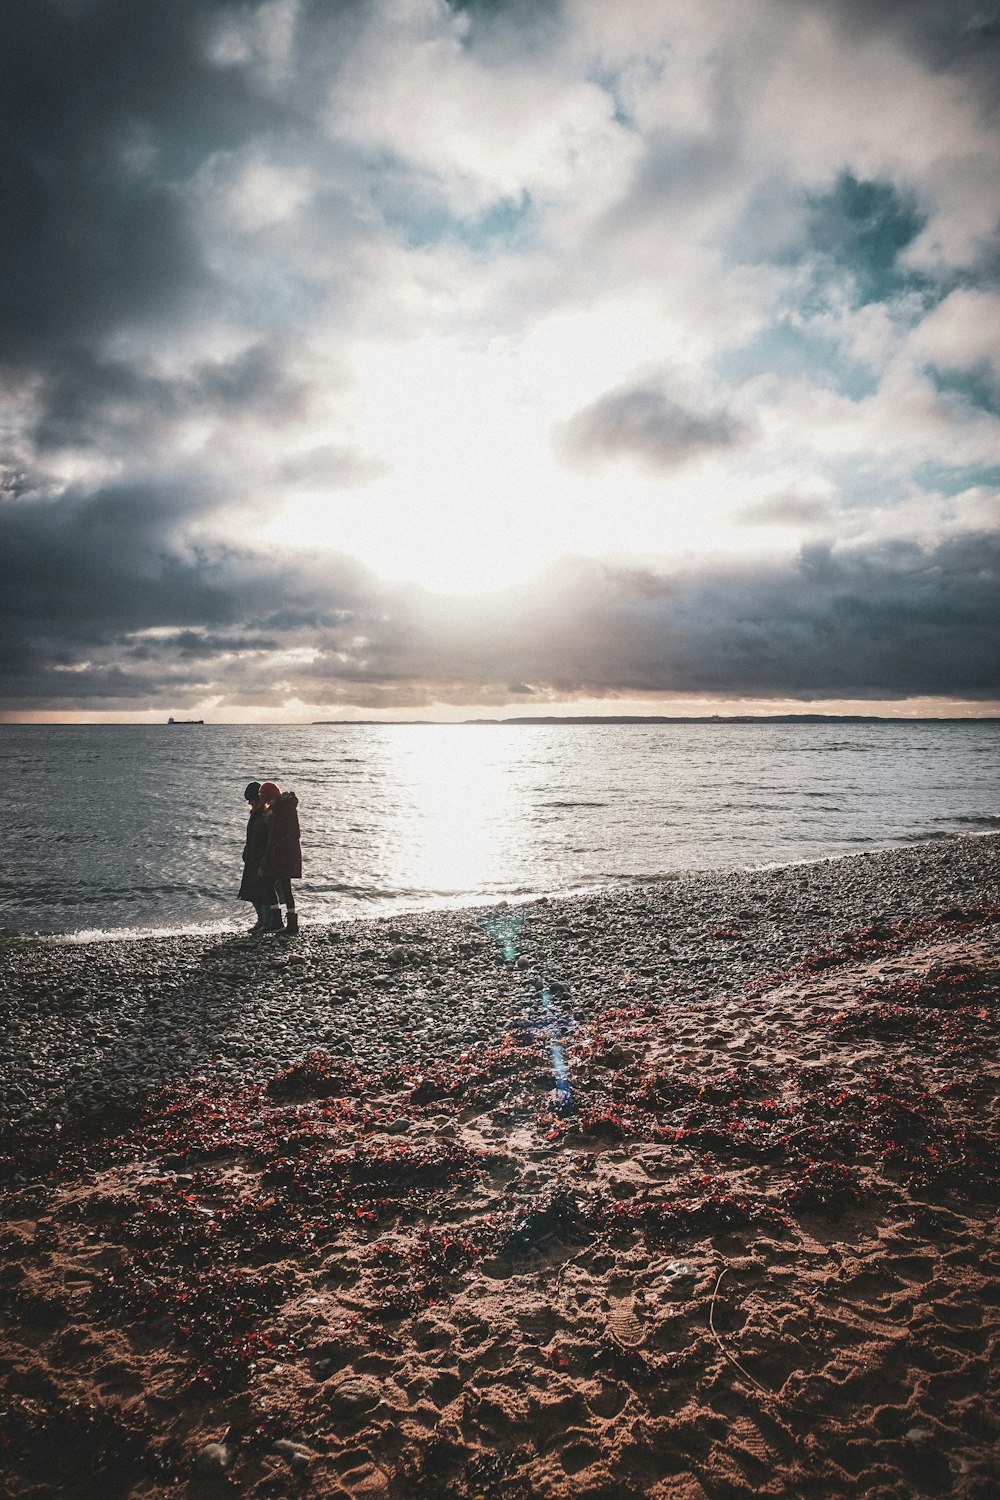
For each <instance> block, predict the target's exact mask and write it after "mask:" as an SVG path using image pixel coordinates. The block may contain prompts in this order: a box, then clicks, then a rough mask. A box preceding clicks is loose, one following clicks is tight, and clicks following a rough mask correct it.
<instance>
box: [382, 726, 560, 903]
mask: <svg viewBox="0 0 1000 1500" xmlns="http://www.w3.org/2000/svg"><path fill="white" fill-rule="evenodd" d="M505 738H506V737H505V736H504V735H503V733H502V732H501V734H500V735H499V736H498V735H497V731H496V729H495V728H493V727H491V726H483V727H482V728H481V729H480V728H478V727H476V726H471V725H461V726H460V725H455V726H444V725H441V726H435V727H434V728H433V729H429V730H428V731H427V732H426V733H424V734H412V735H408V736H406V738H405V739H402V738H401V739H398V740H397V741H396V742H395V744H394V746H393V749H394V751H395V754H394V756H393V762H394V763H393V766H392V775H393V780H394V782H395V787H394V792H395V804H396V805H395V811H396V828H395V831H394V838H393V842H394V844H395V848H394V849H387V850H386V851H385V853H386V857H387V860H388V863H389V865H390V866H393V867H395V870H396V872H397V879H396V881H395V882H394V883H396V884H397V885H398V886H399V887H400V888H405V887H410V888H412V889H416V890H424V891H437V892H441V893H447V892H452V891H476V890H483V889H485V888H488V887H489V886H491V885H494V884H499V883H502V879H503V874H504V872H505V869H506V867H507V866H508V864H509V861H508V859H507V858H506V850H507V848H508V847H509V845H510V842H511V840H512V839H514V838H519V837H520V838H530V837H531V830H530V826H529V819H528V816H527V813H528V809H527V807H526V805H525V800H524V797H523V787H522V785H521V784H520V783H519V782H518V780H517V778H515V777H512V775H511V765H510V756H509V754H508V748H507V745H506V743H505Z"/></svg>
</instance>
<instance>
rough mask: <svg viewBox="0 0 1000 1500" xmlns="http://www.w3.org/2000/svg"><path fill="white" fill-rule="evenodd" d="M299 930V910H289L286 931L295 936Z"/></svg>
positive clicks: (286, 918)
mask: <svg viewBox="0 0 1000 1500" xmlns="http://www.w3.org/2000/svg"><path fill="white" fill-rule="evenodd" d="M298 930H299V914H298V912H297V911H294V910H292V911H290V912H287V913H286V915H285V931H286V932H290V933H291V934H292V936H293V937H294V936H295V934H296V933H297V932H298Z"/></svg>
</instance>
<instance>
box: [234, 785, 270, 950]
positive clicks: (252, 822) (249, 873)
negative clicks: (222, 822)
mask: <svg viewBox="0 0 1000 1500" xmlns="http://www.w3.org/2000/svg"><path fill="white" fill-rule="evenodd" d="M243 796H244V799H245V800H246V801H247V802H249V804H250V817H249V819H248V820H247V837H246V843H245V844H244V845H243V879H242V880H241V881H240V891H239V899H240V900H241V901H252V902H253V907H254V911H255V912H256V913H257V922H256V925H255V926H254V927H253V928H252V929H251V931H253V932H264V931H265V930H266V928H268V927H269V926H270V924H271V904H272V902H273V900H274V892H273V890H272V888H271V885H270V883H269V882H268V881H266V880H265V879H264V878H263V876H262V875H261V874H260V867H261V862H262V860H263V858H264V850H265V849H266V848H267V809H266V807H265V806H264V803H263V801H262V799H261V795H260V782H259V781H251V782H248V783H247V787H246V790H245V791H244V793H243Z"/></svg>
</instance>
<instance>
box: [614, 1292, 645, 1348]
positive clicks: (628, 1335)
mask: <svg viewBox="0 0 1000 1500" xmlns="http://www.w3.org/2000/svg"><path fill="white" fill-rule="evenodd" d="M610 1302H611V1311H610V1313H609V1314H608V1332H609V1333H610V1334H611V1337H612V1338H613V1339H614V1340H615V1342H616V1343H618V1344H621V1346H622V1348H623V1349H637V1348H638V1347H639V1345H640V1344H641V1343H642V1341H643V1339H644V1338H645V1337H646V1331H645V1329H644V1328H643V1326H642V1324H641V1323H640V1322H639V1319H638V1318H637V1317H636V1315H635V1293H634V1292H627V1293H626V1294H625V1295H624V1296H623V1297H615V1296H612V1297H611V1298H610Z"/></svg>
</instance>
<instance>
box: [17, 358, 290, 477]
mask: <svg viewBox="0 0 1000 1500" xmlns="http://www.w3.org/2000/svg"><path fill="white" fill-rule="evenodd" d="M284 352H285V351H284V349H283V347H282V346H281V344H280V342H279V341H277V340H272V341H270V342H261V343H257V344H254V345H252V346H251V347H250V348H248V349H246V350H244V351H243V352H242V353H241V354H239V355H237V356H235V357H234V358H233V359H230V360H218V361H213V362H203V363H201V364H199V365H197V366H196V367H195V368H194V369H193V370H191V371H190V372H189V373H187V374H184V375H179V376H176V377H174V378H172V379H169V380H168V379H165V378H163V377H162V376H157V375H154V374H151V373H150V372H148V371H146V370H141V369H137V368H136V367H135V366H134V365H132V364H129V363H127V362H126V361H123V360H110V359H103V358H101V357H99V356H98V355H96V354H95V353H94V352H93V351H91V350H89V349H86V348H83V347H78V348H75V349H65V350H63V351H62V352H61V354H60V358H59V362H58V365H56V366H54V367H53V368H52V369H51V370H50V371H49V372H48V373H47V374H46V376H45V377H44V379H43V380H42V383H41V385H40V386H39V388H38V392H37V404H38V417H37V420H36V422H35V424H34V427H33V429H32V437H33V439H34V442H35V445H36V447H37V450H38V452H39V453H45V452H46V451H47V450H51V449H54V448H61V447H71V446H72V447H90V446H96V445H99V444H102V443H107V442H108V441H109V439H110V438H111V436H112V434H113V435H114V439H115V441H116V442H120V441H121V440H123V439H132V440H133V441H136V440H149V439H150V438H155V435H156V432H157V429H158V428H160V427H161V426H162V425H163V424H164V423H168V422H174V421H177V420H179V419H181V418H183V417H185V416H190V415H198V416H200V417H204V416H207V415H220V414H221V415H225V414H227V413H234V414H238V415H250V416H253V415H257V416H266V417H267V419H268V420H269V421H270V422H279V421H281V420H283V419H287V418H289V417H292V416H295V415H297V414H298V413H299V412H301V410H302V407H303V403H304V401H305V399H306V396H307V386H306V385H305V383H304V382H303V381H301V380H297V379H295V378H294V377H293V376H291V375H289V374H288V373H287V372H286V370H285V369H284V367H283V356H284Z"/></svg>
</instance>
